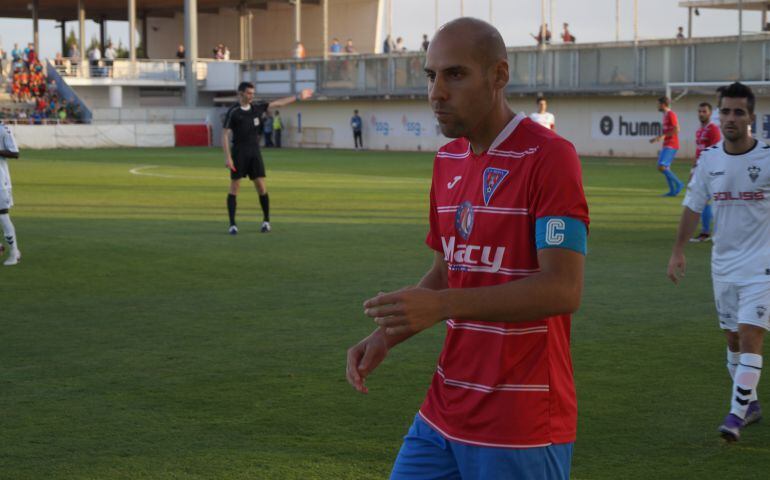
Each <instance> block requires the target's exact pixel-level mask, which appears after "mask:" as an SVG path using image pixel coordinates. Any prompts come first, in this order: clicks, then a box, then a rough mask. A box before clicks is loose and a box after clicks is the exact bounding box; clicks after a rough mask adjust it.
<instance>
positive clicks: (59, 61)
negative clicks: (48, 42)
mask: <svg viewBox="0 0 770 480" xmlns="http://www.w3.org/2000/svg"><path fill="white" fill-rule="evenodd" d="M53 64H54V65H55V66H56V69H57V70H59V69H61V68H64V57H62V56H61V52H56V56H55V57H54V58H53Z"/></svg>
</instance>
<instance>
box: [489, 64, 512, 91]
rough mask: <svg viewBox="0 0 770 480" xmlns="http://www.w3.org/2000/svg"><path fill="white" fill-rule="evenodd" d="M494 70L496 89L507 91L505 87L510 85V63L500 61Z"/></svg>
mask: <svg viewBox="0 0 770 480" xmlns="http://www.w3.org/2000/svg"><path fill="white" fill-rule="evenodd" d="M493 68H494V70H495V71H494V77H493V78H494V79H495V87H496V88H499V89H505V87H506V86H507V85H508V80H509V78H510V73H509V70H508V61H507V60H500V61H498V62H497V63H496V64H495V66H494V67H493Z"/></svg>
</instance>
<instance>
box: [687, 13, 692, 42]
mask: <svg viewBox="0 0 770 480" xmlns="http://www.w3.org/2000/svg"><path fill="white" fill-rule="evenodd" d="M687 38H692V7H687Z"/></svg>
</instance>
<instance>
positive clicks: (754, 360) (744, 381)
mask: <svg viewBox="0 0 770 480" xmlns="http://www.w3.org/2000/svg"><path fill="white" fill-rule="evenodd" d="M761 373H762V355H757V354H756V353H741V357H740V363H738V368H736V369H735V380H734V381H733V398H732V401H731V402H730V413H732V414H733V415H737V416H739V417H740V418H744V417H746V410H747V409H748V408H749V402H750V401H751V399H752V397H754V395H755V394H756V390H757V385H758V384H759V375H760V374H761ZM755 398H756V397H755Z"/></svg>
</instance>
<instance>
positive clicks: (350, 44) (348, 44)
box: [345, 38, 358, 53]
mask: <svg viewBox="0 0 770 480" xmlns="http://www.w3.org/2000/svg"><path fill="white" fill-rule="evenodd" d="M345 53H358V52H356V47H354V46H353V39H352V38H348V41H347V42H345Z"/></svg>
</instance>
